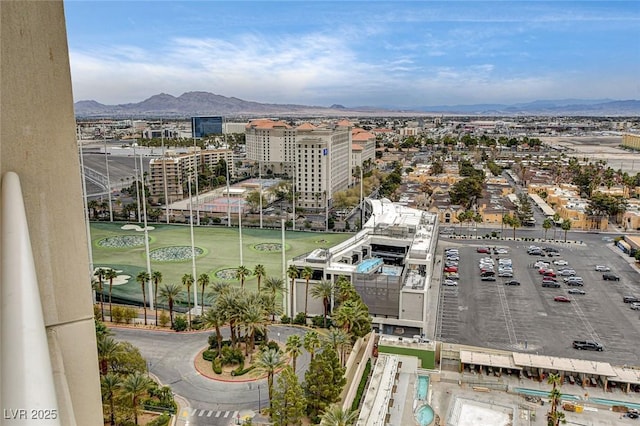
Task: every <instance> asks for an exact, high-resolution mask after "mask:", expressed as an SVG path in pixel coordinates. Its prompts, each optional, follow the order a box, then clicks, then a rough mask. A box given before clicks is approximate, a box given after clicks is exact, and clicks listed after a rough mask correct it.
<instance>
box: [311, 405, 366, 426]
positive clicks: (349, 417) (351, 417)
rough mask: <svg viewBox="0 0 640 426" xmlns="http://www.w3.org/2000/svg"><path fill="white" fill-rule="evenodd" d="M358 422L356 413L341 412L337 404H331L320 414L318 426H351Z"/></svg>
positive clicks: (349, 411)
mask: <svg viewBox="0 0 640 426" xmlns="http://www.w3.org/2000/svg"><path fill="white" fill-rule="evenodd" d="M356 420H358V412H357V411H352V410H343V409H342V407H341V406H340V405H339V404H333V405H332V406H330V407H329V408H327V410H326V411H325V412H324V413H323V414H322V418H321V420H320V426H352V425H353V424H355V422H356Z"/></svg>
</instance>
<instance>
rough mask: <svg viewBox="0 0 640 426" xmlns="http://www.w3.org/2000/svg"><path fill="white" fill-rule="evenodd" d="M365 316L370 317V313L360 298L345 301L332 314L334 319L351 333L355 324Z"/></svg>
mask: <svg viewBox="0 0 640 426" xmlns="http://www.w3.org/2000/svg"><path fill="white" fill-rule="evenodd" d="M365 317H368V313H367V312H366V310H365V308H364V306H363V305H362V302H360V301H359V300H347V301H345V302H344V303H343V304H342V305H340V306H339V307H338V309H336V310H335V311H334V313H333V315H332V318H333V321H334V322H335V323H336V324H337V325H338V326H339V327H342V328H343V329H344V331H345V332H346V333H347V334H349V335H350V334H351V332H352V330H353V328H354V326H355V325H356V324H357V323H358V322H360V321H362V320H364V319H365Z"/></svg>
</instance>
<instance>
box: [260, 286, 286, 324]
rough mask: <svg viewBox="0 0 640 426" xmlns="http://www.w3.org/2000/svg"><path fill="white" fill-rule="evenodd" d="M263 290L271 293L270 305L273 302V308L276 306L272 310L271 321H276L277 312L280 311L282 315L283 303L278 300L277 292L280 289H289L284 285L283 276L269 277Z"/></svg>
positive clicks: (284, 290)
mask: <svg viewBox="0 0 640 426" xmlns="http://www.w3.org/2000/svg"><path fill="white" fill-rule="evenodd" d="M263 290H264V291H268V292H269V294H270V298H269V300H268V302H269V306H271V304H273V308H274V309H272V310H271V321H275V319H276V318H275V315H276V313H277V312H279V313H280V315H282V307H281V303H280V302H276V294H277V293H278V291H282V292H283V293H284V292H286V291H287V289H286V288H285V285H284V281H283V280H282V278H278V277H267V279H266V280H264V288H263ZM276 308H277V309H276ZM276 311H277V312H276Z"/></svg>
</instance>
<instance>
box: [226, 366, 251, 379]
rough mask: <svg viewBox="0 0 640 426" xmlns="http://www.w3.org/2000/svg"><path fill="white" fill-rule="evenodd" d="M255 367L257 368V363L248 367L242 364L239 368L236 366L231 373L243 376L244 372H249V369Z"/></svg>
mask: <svg viewBox="0 0 640 426" xmlns="http://www.w3.org/2000/svg"><path fill="white" fill-rule="evenodd" d="M254 368H256V366H255V365H250V366H249V367H247V368H244V367H243V366H242V365H240V366H238V368H236V369H235V370H233V371H231V375H232V376H234V377H236V376H242V375H243V374H247V373H248V372H249V371H251V370H253V369H254Z"/></svg>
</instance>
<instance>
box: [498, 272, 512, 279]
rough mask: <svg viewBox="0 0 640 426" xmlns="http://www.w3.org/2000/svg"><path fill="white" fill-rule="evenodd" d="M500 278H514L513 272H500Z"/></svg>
mask: <svg viewBox="0 0 640 426" xmlns="http://www.w3.org/2000/svg"><path fill="white" fill-rule="evenodd" d="M498 276H499V277H507V278H513V271H499V272H498Z"/></svg>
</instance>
